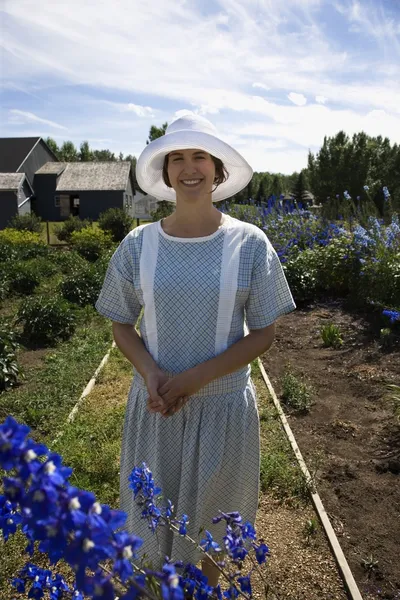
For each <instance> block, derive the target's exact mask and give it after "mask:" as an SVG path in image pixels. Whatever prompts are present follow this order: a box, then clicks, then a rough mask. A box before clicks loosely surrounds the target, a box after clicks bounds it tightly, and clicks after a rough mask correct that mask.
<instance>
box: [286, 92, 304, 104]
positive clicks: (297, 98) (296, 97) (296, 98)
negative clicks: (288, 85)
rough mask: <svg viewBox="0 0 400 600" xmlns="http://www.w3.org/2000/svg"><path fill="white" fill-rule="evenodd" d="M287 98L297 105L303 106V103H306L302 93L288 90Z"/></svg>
mask: <svg viewBox="0 0 400 600" xmlns="http://www.w3.org/2000/svg"><path fill="white" fill-rule="evenodd" d="M288 98H289V100H291V101H292V102H293V104H296V105H297V106H304V105H305V104H307V98H306V97H305V96H303V94H296V92H290V94H288Z"/></svg>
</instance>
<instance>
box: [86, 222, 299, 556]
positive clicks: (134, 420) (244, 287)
mask: <svg viewBox="0 0 400 600" xmlns="http://www.w3.org/2000/svg"><path fill="white" fill-rule="evenodd" d="M225 217H226V220H225V222H224V223H223V224H222V226H221V227H220V228H219V229H218V230H217V231H216V232H215V233H213V234H211V235H208V236H205V237H198V238H177V237H173V236H170V235H168V234H167V233H166V232H165V231H164V230H163V228H162V226H161V222H160V221H158V222H156V223H150V224H145V225H140V226H139V227H136V229H134V230H133V231H131V232H130V233H129V234H128V235H127V236H126V237H125V239H124V240H123V241H122V242H121V244H120V245H119V247H118V249H117V250H116V252H115V253H114V255H113V256H112V258H111V261H110V264H109V267H108V270H107V273H106V277H105V280H104V284H103V287H102V290H101V293H100V295H99V298H98V300H97V302H96V309H97V310H98V311H99V313H101V314H102V315H104V316H105V317H108V318H110V319H112V320H113V321H117V322H119V323H130V324H133V325H134V324H136V322H137V319H138V317H139V314H140V312H141V309H142V307H143V309H144V311H143V317H142V319H141V322H140V335H141V337H142V339H143V342H144V344H145V346H146V348H147V350H148V352H149V353H150V354H151V356H152V357H153V359H154V360H155V361H156V362H157V364H158V366H159V367H160V368H161V369H162V370H163V371H165V372H166V373H168V374H169V375H170V376H171V377H172V376H173V375H174V374H177V373H181V372H182V371H185V370H187V369H190V368H192V367H194V366H196V365H198V364H200V363H202V362H205V361H207V360H209V359H211V358H213V357H214V356H216V355H218V354H220V353H221V352H224V350H226V349H227V348H229V347H230V346H231V345H232V344H234V343H235V342H237V341H238V340H240V339H241V338H242V337H243V336H244V335H246V334H247V333H248V329H259V328H262V327H266V326H267V325H271V324H272V323H274V321H276V319H277V318H278V317H279V316H280V315H283V314H285V313H289V312H291V311H293V310H294V309H295V308H296V305H295V303H294V300H293V297H292V294H291V292H290V289H289V286H288V284H287V281H286V278H285V275H284V272H283V269H282V266H281V263H280V261H279V258H278V256H277V254H276V252H275V250H274V249H273V247H272V245H271V243H270V241H269V240H268V238H267V236H266V235H265V234H264V233H263V232H262V231H261V230H260V229H259V228H258V227H256V226H255V225H252V224H249V223H244V222H242V221H239V220H238V219H235V218H233V217H230V216H228V215H225ZM250 370H251V369H250V365H247V366H245V367H243V368H241V369H239V370H237V371H235V372H233V373H230V374H228V375H225V376H223V377H221V378H219V379H216V380H214V381H212V382H211V383H209V384H208V385H206V386H205V387H203V388H202V389H201V390H200V391H199V392H198V393H197V394H195V395H193V396H191V397H190V398H189V401H188V402H187V404H186V405H185V406H184V407H183V409H182V410H180V411H179V412H178V413H176V414H175V415H174V416H172V417H169V418H163V417H161V415H160V414H159V413H150V412H149V411H148V410H147V407H146V403H147V398H148V392H147V389H146V385H145V382H144V380H143V378H142V376H141V375H140V374H139V373H137V372H136V370H135V368H134V369H133V373H134V377H133V380H132V384H131V387H130V391H129V396H128V402H127V407H126V413H125V422H124V430H123V438H122V449H121V480H120V507H121V509H122V510H124V511H125V512H126V513H127V514H128V521H127V524H126V529H128V530H129V531H131V532H133V533H135V534H137V535H139V536H140V537H142V538H143V540H144V545H143V547H142V550H143V551H145V552H146V553H147V555H148V557H149V558H150V559H151V560H153V561H154V565H155V566H160V561H162V559H163V557H164V556H165V555H168V556H169V557H172V558H173V559H174V560H183V561H190V562H193V563H196V562H197V561H198V560H199V558H200V556H201V555H200V554H199V552H198V551H196V550H195V549H194V547H193V546H192V544H190V543H189V542H188V541H187V540H185V539H183V538H182V537H180V536H179V535H176V534H173V533H171V532H170V531H168V529H167V528H166V527H163V528H158V533H157V535H155V534H153V533H152V532H151V531H150V529H149V528H148V525H147V522H146V521H144V520H143V519H141V518H140V512H141V509H140V507H138V506H137V505H136V503H135V501H134V500H133V495H132V491H131V490H130V489H129V487H128V477H129V475H130V473H131V470H132V468H133V467H134V466H141V465H142V463H143V462H145V463H147V465H148V466H149V468H150V470H151V471H152V472H153V475H154V478H155V482H156V484H157V485H158V486H160V487H161V488H162V491H163V494H164V497H165V498H169V499H170V500H171V501H172V503H173V504H174V507H175V510H176V513H177V515H178V517H180V516H181V515H182V514H184V513H186V514H187V515H189V519H190V522H189V525H188V534H189V535H191V537H193V538H194V539H196V540H198V539H199V537H198V533H199V530H200V528H201V527H203V528H204V529H209V530H210V531H211V533H213V535H214V537H215V539H216V540H217V541H219V542H220V543H222V536H223V534H224V531H223V525H222V523H220V524H218V525H212V524H211V519H212V517H213V516H215V515H217V514H218V511H219V510H222V511H225V512H229V511H239V512H240V513H241V514H242V516H243V518H244V520H249V521H251V522H252V523H253V524H254V521H255V516H256V510H257V504H258V494H259V468H260V440H259V415H258V408H257V400H256V391H255V387H254V384H253V382H252V380H251V377H250ZM160 557H161V558H160Z"/></svg>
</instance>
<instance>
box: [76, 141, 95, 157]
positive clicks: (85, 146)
mask: <svg viewBox="0 0 400 600" xmlns="http://www.w3.org/2000/svg"><path fill="white" fill-rule="evenodd" d="M79 160H80V161H81V162H89V161H92V160H93V152H92V151H91V150H90V148H89V142H88V141H84V142H82V144H81V147H80V153H79Z"/></svg>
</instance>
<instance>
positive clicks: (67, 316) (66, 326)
mask: <svg viewBox="0 0 400 600" xmlns="http://www.w3.org/2000/svg"><path fill="white" fill-rule="evenodd" d="M16 323H17V324H20V323H22V324H23V336H24V337H25V338H26V340H27V341H29V342H32V343H35V344H42V345H44V346H47V345H52V344H54V343H56V342H57V341H58V340H59V339H62V340H65V339H68V338H69V337H70V336H71V335H72V334H73V332H74V330H75V323H76V317H75V313H74V312H73V310H72V308H71V306H70V304H69V303H68V302H67V301H66V300H64V299H63V298H59V297H55V298H45V297H44V296H36V297H35V296H33V297H32V298H27V300H26V302H24V303H23V304H22V305H21V306H20V308H19V310H18V313H17V320H16Z"/></svg>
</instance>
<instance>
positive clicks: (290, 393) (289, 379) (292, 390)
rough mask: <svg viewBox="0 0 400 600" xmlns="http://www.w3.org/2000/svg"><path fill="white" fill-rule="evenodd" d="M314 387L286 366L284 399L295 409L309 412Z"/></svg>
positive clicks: (283, 384) (283, 386)
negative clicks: (301, 379)
mask: <svg viewBox="0 0 400 600" xmlns="http://www.w3.org/2000/svg"><path fill="white" fill-rule="evenodd" d="M312 392H313V389H312V387H311V386H309V385H307V384H306V383H305V382H304V381H300V380H299V379H298V378H297V377H296V375H294V373H292V372H291V371H290V368H286V369H285V372H284V374H283V377H282V400H283V401H284V402H285V404H287V405H288V406H290V407H292V408H294V409H295V410H299V411H303V412H307V411H309V410H310V407H311V394H312Z"/></svg>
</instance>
